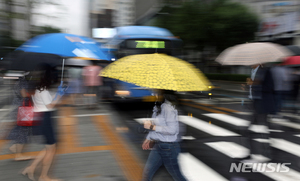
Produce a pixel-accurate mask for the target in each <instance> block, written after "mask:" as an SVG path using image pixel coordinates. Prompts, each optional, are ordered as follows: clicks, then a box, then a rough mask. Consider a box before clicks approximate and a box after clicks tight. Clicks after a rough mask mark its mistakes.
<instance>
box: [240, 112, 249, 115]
mask: <svg viewBox="0 0 300 181" xmlns="http://www.w3.org/2000/svg"><path fill="white" fill-rule="evenodd" d="M236 114H239V115H252V114H253V113H252V112H236Z"/></svg>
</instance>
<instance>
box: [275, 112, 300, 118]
mask: <svg viewBox="0 0 300 181" xmlns="http://www.w3.org/2000/svg"><path fill="white" fill-rule="evenodd" d="M279 114H280V115H282V116H287V117H292V118H296V119H300V116H297V115H294V114H291V113H279Z"/></svg>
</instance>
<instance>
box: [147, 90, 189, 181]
mask: <svg viewBox="0 0 300 181" xmlns="http://www.w3.org/2000/svg"><path fill="white" fill-rule="evenodd" d="M163 96H164V98H165V102H164V103H163V104H162V105H161V106H155V107H154V109H153V115H152V118H155V119H154V121H153V124H152V123H151V122H150V121H145V123H144V128H145V129H149V130H150V132H149V134H148V135H147V138H146V140H145V141H144V143H143V145H142V148H143V149H144V150H148V149H150V147H151V142H155V145H154V149H152V150H151V152H150V155H149V157H148V160H147V163H146V166H145V169H144V172H143V181H148V180H152V177H153V176H154V174H155V172H156V171H157V170H158V168H159V167H160V166H162V165H164V166H165V167H166V169H167V170H168V172H169V173H170V174H171V176H172V177H173V178H174V180H176V181H185V180H186V179H185V178H184V176H183V175H182V173H181V171H180V169H179V164H178V155H179V153H180V145H179V143H178V141H179V140H180V138H178V137H179V121H178V111H177V109H176V105H177V103H178V101H177V98H176V96H175V94H174V92H172V91H164V93H163Z"/></svg>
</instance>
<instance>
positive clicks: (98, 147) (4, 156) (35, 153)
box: [0, 145, 113, 160]
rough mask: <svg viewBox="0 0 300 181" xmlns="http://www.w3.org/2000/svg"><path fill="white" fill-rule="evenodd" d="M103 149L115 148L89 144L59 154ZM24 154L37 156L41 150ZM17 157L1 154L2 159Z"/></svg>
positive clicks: (0, 158)
mask: <svg viewBox="0 0 300 181" xmlns="http://www.w3.org/2000/svg"><path fill="white" fill-rule="evenodd" d="M103 150H113V147H112V146H110V145H101V146H89V147H76V148H74V149H73V150H68V151H69V152H64V153H62V152H60V153H57V154H59V155H60V154H69V153H84V152H91V151H103ZM23 154H24V156H33V157H35V156H37V155H38V154H39V151H34V152H25V153H23ZM13 158H15V155H14V154H7V155H0V160H8V159H13Z"/></svg>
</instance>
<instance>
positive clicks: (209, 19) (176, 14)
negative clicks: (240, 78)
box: [156, 0, 259, 51]
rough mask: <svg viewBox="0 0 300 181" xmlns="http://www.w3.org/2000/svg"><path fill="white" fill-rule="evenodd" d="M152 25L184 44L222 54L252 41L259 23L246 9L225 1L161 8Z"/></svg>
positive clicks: (196, 0) (197, 0)
mask: <svg viewBox="0 0 300 181" xmlns="http://www.w3.org/2000/svg"><path fill="white" fill-rule="evenodd" d="M161 12H162V14H164V15H161V16H159V17H158V19H157V21H156V25H157V26H160V27H164V28H167V29H169V30H170V31H171V32H172V33H174V34H175V35H176V36H180V38H181V39H183V41H184V42H185V43H186V44H192V45H196V46H197V48H198V49H203V48H204V47H205V46H210V47H215V48H216V49H217V50H218V51H222V50H224V49H225V48H227V47H230V46H233V45H236V44H240V43H245V42H249V41H252V40H253V39H254V36H255V32H256V31H257V29H258V25H259V19H258V17H257V16H256V14H254V13H253V12H251V11H250V10H249V9H248V8H247V7H246V6H244V5H242V4H240V3H236V2H231V1H229V0H214V1H199V0H194V1H189V2H186V3H184V4H182V6H180V7H168V6H167V7H164V8H163V9H162V10H161Z"/></svg>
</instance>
